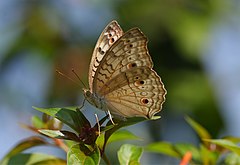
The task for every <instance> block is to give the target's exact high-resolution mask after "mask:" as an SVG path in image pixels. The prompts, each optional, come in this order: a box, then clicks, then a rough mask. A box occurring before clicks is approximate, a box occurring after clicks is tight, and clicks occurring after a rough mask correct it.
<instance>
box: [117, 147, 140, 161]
mask: <svg viewBox="0 0 240 165" xmlns="http://www.w3.org/2000/svg"><path fill="white" fill-rule="evenodd" d="M142 152H143V148H142V147H138V146H134V145H131V144H124V145H122V146H121V148H120V150H119V151H118V160H119V162H120V164H121V165H140V157H141V155H142Z"/></svg>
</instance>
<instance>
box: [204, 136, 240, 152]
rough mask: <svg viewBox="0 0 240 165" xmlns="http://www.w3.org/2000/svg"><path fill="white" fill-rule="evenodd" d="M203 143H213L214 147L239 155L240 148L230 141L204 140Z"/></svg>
mask: <svg viewBox="0 0 240 165" xmlns="http://www.w3.org/2000/svg"><path fill="white" fill-rule="evenodd" d="M204 141H207V142H211V143H214V144H216V145H219V146H222V147H224V148H226V149H228V150H230V151H232V152H235V153H236V154H238V155H240V147H239V146H238V145H236V144H235V143H233V142H232V141H230V140H226V139H205V140H204Z"/></svg>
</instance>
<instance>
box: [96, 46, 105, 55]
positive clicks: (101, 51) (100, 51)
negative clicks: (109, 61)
mask: <svg viewBox="0 0 240 165" xmlns="http://www.w3.org/2000/svg"><path fill="white" fill-rule="evenodd" d="M97 49H98V52H99V53H100V54H101V55H104V53H105V52H104V51H103V50H102V48H101V47H98V48H97Z"/></svg>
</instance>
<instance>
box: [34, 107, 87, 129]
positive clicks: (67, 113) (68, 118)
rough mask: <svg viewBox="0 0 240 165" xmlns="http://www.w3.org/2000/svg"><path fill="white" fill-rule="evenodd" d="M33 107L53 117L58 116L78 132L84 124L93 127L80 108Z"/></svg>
mask: <svg viewBox="0 0 240 165" xmlns="http://www.w3.org/2000/svg"><path fill="white" fill-rule="evenodd" d="M33 108H34V109H36V110H38V111H41V112H43V113H46V114H48V115H50V116H52V117H56V118H57V119H58V120H60V121H62V122H63V123H65V124H66V125H68V126H69V127H71V128H72V129H73V130H75V131H76V132H77V133H80V130H81V128H82V127H83V126H86V125H88V126H89V127H91V125H90V122H89V121H88V120H87V119H86V118H85V116H84V115H83V114H82V112H81V111H80V110H79V109H78V108H73V107H71V108H46V109H45V108H37V107H33Z"/></svg>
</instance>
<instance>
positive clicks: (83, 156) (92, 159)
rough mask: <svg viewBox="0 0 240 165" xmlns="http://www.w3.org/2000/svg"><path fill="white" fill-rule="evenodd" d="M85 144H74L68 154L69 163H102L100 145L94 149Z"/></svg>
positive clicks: (92, 164)
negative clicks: (89, 148) (91, 149)
mask: <svg viewBox="0 0 240 165" xmlns="http://www.w3.org/2000/svg"><path fill="white" fill-rule="evenodd" d="M86 148H87V147H85V146H84V145H83V144H76V145H73V146H72V147H71V148H70V149H69V152H68V154H67V164H68V165H73V164H79V165H81V164H82V165H85V164H91V165H95V164H96V165H98V164H99V163H100V152H99V149H98V147H96V148H94V150H93V151H90V150H88V149H86Z"/></svg>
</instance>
